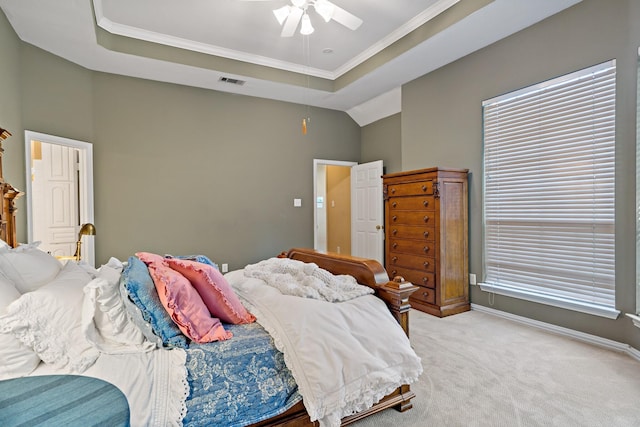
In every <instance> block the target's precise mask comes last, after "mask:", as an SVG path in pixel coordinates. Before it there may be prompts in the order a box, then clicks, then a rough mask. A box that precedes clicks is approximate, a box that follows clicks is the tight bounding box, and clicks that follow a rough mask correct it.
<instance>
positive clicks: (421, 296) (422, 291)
mask: <svg viewBox="0 0 640 427" xmlns="http://www.w3.org/2000/svg"><path fill="white" fill-rule="evenodd" d="M411 300H417V301H420V302H426V303H427V304H435V303H436V290H435V289H430V288H425V287H424V286H420V287H419V289H418V290H417V291H415V292H414V293H412V294H411V297H410V298H409V302H411Z"/></svg>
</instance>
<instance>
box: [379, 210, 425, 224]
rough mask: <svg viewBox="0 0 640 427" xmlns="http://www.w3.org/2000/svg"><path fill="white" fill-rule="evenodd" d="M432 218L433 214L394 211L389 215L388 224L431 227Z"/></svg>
mask: <svg viewBox="0 0 640 427" xmlns="http://www.w3.org/2000/svg"><path fill="white" fill-rule="evenodd" d="M434 216H435V215H434V212H425V211H395V212H391V213H390V215H389V224H390V225H393V224H406V225H427V224H429V225H431V224H433V221H434Z"/></svg>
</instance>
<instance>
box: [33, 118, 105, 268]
mask: <svg viewBox="0 0 640 427" xmlns="http://www.w3.org/2000/svg"><path fill="white" fill-rule="evenodd" d="M24 141H25V144H24V147H25V162H26V169H25V170H26V183H27V188H26V193H27V195H26V196H27V238H28V241H29V243H31V242H33V205H32V203H33V201H32V199H31V197H32V194H33V192H32V188H31V141H40V142H44V143H48V144H55V145H64V146H67V147H73V148H76V149H77V150H78V151H79V153H80V165H81V166H83V167H81V168H80V177H79V179H80V189H81V190H80V191H81V195H80V218H79V219H80V224H84V223H87V222H90V223H92V224H95V223H94V210H93V145H92V144H90V143H88V142H85V141H78V140H75V139H69V138H63V137H60V136H54V135H48V134H44V133H39V132H33V131H30V130H25V131H24ZM82 252H83V257H82V258H83V259H84V260H85V261H87V262H88V263H89V264H90V265H94V264H95V245H94V239H86V240H85V242H83V246H82Z"/></svg>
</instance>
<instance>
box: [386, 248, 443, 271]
mask: <svg viewBox="0 0 640 427" xmlns="http://www.w3.org/2000/svg"><path fill="white" fill-rule="evenodd" d="M387 264H388V265H389V267H390V268H392V269H393V267H404V268H411V269H414V270H418V271H428V272H431V273H433V272H434V271H435V260H434V258H429V257H424V256H416V255H407V254H401V253H397V252H391V253H390V254H389V256H388V257H387Z"/></svg>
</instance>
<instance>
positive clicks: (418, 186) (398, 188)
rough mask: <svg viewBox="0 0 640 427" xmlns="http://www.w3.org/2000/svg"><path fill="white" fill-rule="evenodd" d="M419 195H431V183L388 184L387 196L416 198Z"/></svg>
mask: <svg viewBox="0 0 640 427" xmlns="http://www.w3.org/2000/svg"><path fill="white" fill-rule="evenodd" d="M420 194H429V195H431V194H433V181H418V182H408V183H404V184H389V185H388V186H387V195H388V196H389V197H395V196H417V195H420Z"/></svg>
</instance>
